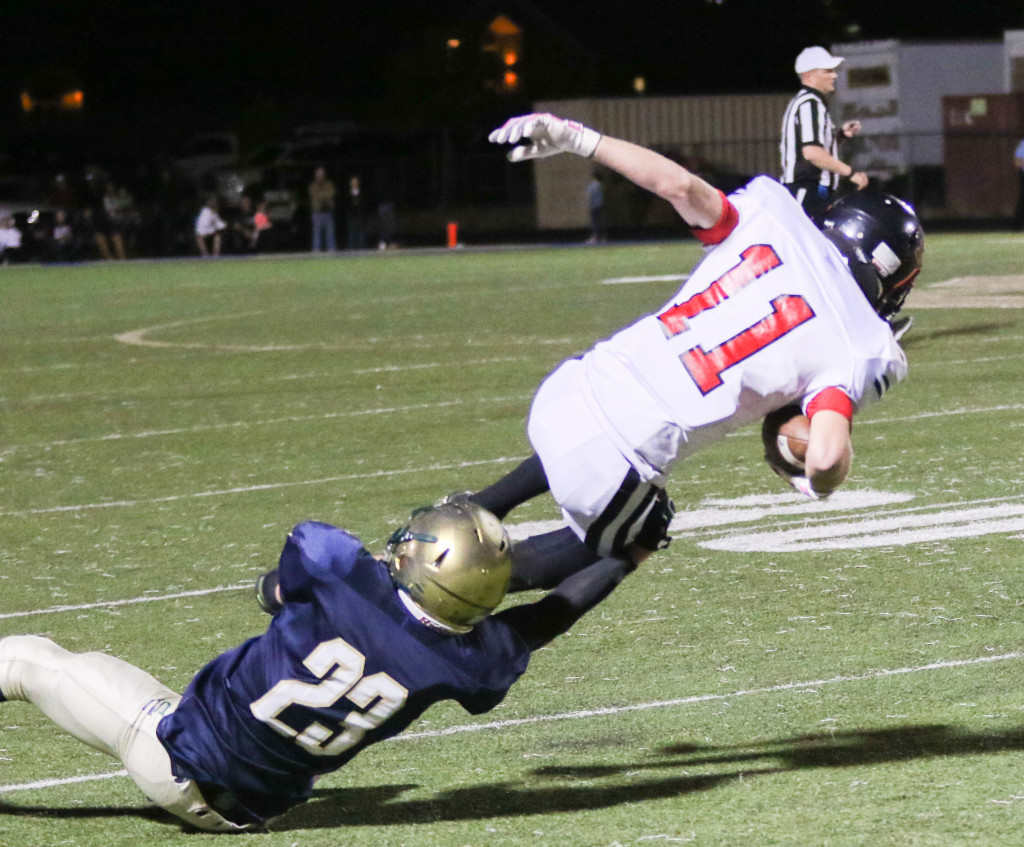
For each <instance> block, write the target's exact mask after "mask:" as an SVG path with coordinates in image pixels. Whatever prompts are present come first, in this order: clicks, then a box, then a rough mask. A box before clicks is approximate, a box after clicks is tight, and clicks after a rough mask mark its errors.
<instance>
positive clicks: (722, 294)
mask: <svg viewBox="0 0 1024 847" xmlns="http://www.w3.org/2000/svg"><path fill="white" fill-rule="evenodd" d="M489 138H490V141H492V142H493V143H495V144H511V145H514V146H513V148H512V149H511V150H510V151H509V153H508V158H509V159H510V160H511V161H513V162H520V161H528V160H532V159H540V158H545V157H548V156H554V155H557V154H561V153H570V154H575V155H577V156H582V157H585V158H592V159H593V160H594V161H595V162H596V163H598V164H600V165H602V166H603V167H606V168H608V169H609V170H612V171H615V172H617V173H619V174H620V175H622V176H624V177H625V178H627V179H629V180H630V181H632V182H633V183H635V184H636V185H638V186H639V187H641V188H644V189H646V190H648V191H650V192H652V193H653V194H655V195H657V196H658V197H660V198H662V199H663V200H666V201H668V202H669V203H670V204H671V205H672V207H673V208H674V209H675V211H676V212H677V213H678V215H679V216H680V218H681V219H682V221H683V223H685V224H686V225H687V226H688V227H689V228H690V230H691V231H692V233H693V234H694V235H695V236H696V237H697V238H698V239H699V240H700V241H701V242H702V243H703V244H704V245H705V247H706V248H707V250H706V252H705V254H704V257H703V259H702V260H701V262H700V264H699V265H697V267H696V268H694V269H693V271H692V273H691V274H690V275H689V277H688V279H687V281H686V282H685V283H684V284H683V286H682V288H681V289H680V290H679V291H678V292H677V293H676V294H675V295H674V296H673V297H672V299H670V300H669V301H668V302H667V303H665V304H664V305H663V306H662V307H661V308H659V309H658V310H657V311H655V312H653V313H652V314H649V315H646V316H643V317H641V318H640V319H638V320H637V321H636V322H634V323H633V324H632V325H630V326H627V327H625V328H623V329H621V330H619V331H618V332H617V333H615V334H614V335H612V336H611V337H610V338H607V339H605V340H603V341H601V342H599V343H598V344H596V345H595V346H594V347H592V348H591V349H590V350H589V351H587V352H586V353H584V354H583V355H582V356H579V357H577V358H573V359H569V360H567V361H565V362H563V363H562V364H561V365H560V366H559V367H558V368H556V369H555V370H554V371H553V372H552V373H551V374H550V375H549V376H548V377H547V379H546V380H545V381H544V382H543V383H542V385H541V386H540V388H539V389H538V391H537V394H536V396H535V397H534V401H533V404H532V407H531V409H530V416H529V423H528V425H527V432H528V435H529V438H530V443H531V444H532V446H533V449H534V451H535V455H534V456H532V457H531V458H530V459H528V460H527V461H526V462H525V463H524V464H523V465H521V466H520V467H518V468H516V469H515V470H514V471H513V472H512V473H511V474H509V475H508V476H506V477H504V478H503V479H502V480H499V481H498V483H496V484H495V485H493V486H491V487H489V488H488V489H486V490H484V491H481V492H478V493H477V494H475V495H473V496H472V500H473V501H474V502H478V503H479V504H480V505H482V506H484V507H485V508H487V509H489V510H490V511H492V512H493V513H494V514H495V515H497V516H498V517H499V518H502V519H503V518H504V517H505V515H506V514H507V513H508V511H509V510H510V509H511V508H514V506H516V505H518V504H519V503H521V502H523V501H525V500H527V499H529V498H530V497H533V496H536V495H537V494H539V493H541V492H543V491H546V490H548V489H549V487H550V491H551V493H552V495H553V497H554V499H555V501H556V502H557V503H558V505H559V506H560V507H561V509H562V514H563V516H564V518H565V521H566V523H567V524H568V527H567V528H566V529H564V530H560V531H556V532H554V533H548V534H546V535H543V536H538V537H535V538H533V539H527V540H526V542H520V543H517V544H516V548H515V550H514V556H515V557H516V561H515V574H516V580H517V582H516V584H515V585H514V586H513V587H514V588H515V587H525V586H526V585H527V584H532V585H534V586H544V585H546V584H549V583H550V582H551V581H552V580H556V579H558V578H561V577H562V576H563V575H564V574H565V573H566V572H569V571H571V569H572V567H579V566H584V565H586V564H587V563H588V562H592V561H594V560H596V559H597V558H598V557H599V556H607V555H617V556H627V557H630V558H632V559H633V560H634V561H637V562H639V561H640V560H641V559H642V558H644V557H645V556H647V555H649V554H650V553H651V551H653V550H654V549H657V548H658V547H659V546H660V545H661V544H663V543H665V537H664V531H663V530H664V528H667V526H668V522H669V520H670V518H671V511H672V510H671V504H670V502H669V500H668V497H667V494H666V492H665V485H666V482H667V480H668V478H669V476H670V474H671V473H672V471H673V469H674V468H675V467H676V466H677V465H678V464H679V463H680V462H682V461H684V460H685V459H686V458H687V457H688V456H691V455H693V454H694V453H696V452H698V451H700V450H703V449H705V448H706V447H708V446H709V445H712V444H715V443H717V442H719V441H721V440H722V439H723V438H725V436H726V435H727V434H729V433H730V432H732V431H734V430H736V429H739V428H740V427H742V426H745V425H748V424H751V423H754V422H756V421H760V420H764V419H765V417H766V416H767V415H769V414H770V413H772V412H775V411H777V410H779V409H782V408H784V407H788V406H793V405H795V406H798V407H799V410H800V411H801V412H802V413H803V414H805V415H806V416H807V417H808V418H809V419H810V436H809V441H808V447H807V457H806V462H805V467H806V471H805V473H803V474H793V473H791V472H789V471H787V470H786V469H783V468H781V467H774V466H773V467H774V469H775V470H776V471H777V472H778V473H780V475H782V476H783V477H784V478H785V479H787V481H788V482H790V484H791V485H792V486H793V487H794V488H795V489H796V490H797V491H799V492H800V493H802V494H804V495H806V496H808V497H811V498H819V497H826V496H828V495H829V494H830V493H831V492H832V491H833V490H834V489H836V488H837V487H838V486H839V485H840V484H842V482H843V481H844V480H845V479H846V477H847V474H848V473H849V471H850V467H851V463H852V460H853V446H852V442H851V438H850V433H851V426H852V421H853V416H854V413H855V412H857V411H859V410H861V409H863V408H864V407H865V406H867V405H868V404H869V403H872V402H874V401H876V400H878V399H879V398H880V397H881V396H882V395H883V394H884V393H885V392H886V391H887V390H888V388H889V387H891V386H892V385H894V384H895V383H897V382H899V381H900V380H902V379H903V378H904V377H905V376H906V373H907V361H906V357H905V355H904V353H903V351H902V350H901V349H900V347H899V345H898V344H897V340H896V338H895V337H894V334H893V328H892V326H891V325H890V324H889V323H888V322H887V318H889V317H891V316H892V315H894V314H895V313H896V312H897V311H899V309H900V308H901V306H902V304H903V301H904V299H905V298H906V296H907V294H908V293H909V292H910V289H911V287H912V285H913V283H914V279H915V277H916V276H917V274H918V272H919V270H920V268H921V258H922V254H923V251H924V233H923V231H922V229H921V225H920V222H919V221H918V219H917V216H916V214H915V213H914V210H913V209H912V208H911V207H910V206H909V205H907V204H906V203H904V202H903V201H901V200H899V199H897V198H896V197H893V196H891V195H887V194H878V193H869V192H866V191H859V192H856V193H855V194H853V195H850V196H848V197H846V198H844V199H842V200H840V201H838V202H837V203H835V204H833V205H832V206H831V207H830V208H829V209H828V210H827V212H826V213H825V218H824V222H823V224H822V229H819V228H818V227H817V226H815V225H814V224H813V223H812V222H811V221H810V219H809V218H808V217H807V215H806V214H804V212H803V209H802V208H801V207H800V205H799V204H798V203H797V202H796V201H795V200H794V199H793V196H792V195H791V194H790V193H789V192H788V191H787V190H786V189H785V188H784V187H783V186H782V185H780V184H779V183H778V182H776V181H775V180H773V179H771V178H769V177H763V176H762V177H756V178H754V179H752V180H751V181H750V182H749V183H748V184H747V185H745V186H743V187H742V188H740V189H738V190H737V191H734V192H733V193H732V194H730V195H728V196H726V195H725V194H724V193H723V192H721V191H719V190H718V189H716V188H714V187H713V186H712V185H710V184H709V183H707V182H706V181H705V180H703V179H701V178H700V177H698V176H697V175H695V174H693V173H691V172H690V171H688V170H687V169H686V168H684V167H683V166H682V165H680V164H678V163H677V162H674V161H672V160H670V159H668V158H666V157H665V156H662V155H660V154H659V153H657V152H655V151H653V150H649V149H646V148H644V147H641V146H638V145H636V144H633V143H631V142H629V141H625V140H623V139H619V138H613V137H610V136H607V135H602V134H601V133H599V132H597V131H596V130H593V129H591V128H589V127H586V126H583V125H582V124H580V123H577V122H575V121H571V120H565V119H562V118H559V117H556V116H555V115H550V114H531V115H523V116H520V117H515V118H511V119H510V120H508V121H506V123H505V124H504V125H502V126H501V127H499V128H498V129H496V130H494V132H492V133H491V134H490V136H489Z"/></svg>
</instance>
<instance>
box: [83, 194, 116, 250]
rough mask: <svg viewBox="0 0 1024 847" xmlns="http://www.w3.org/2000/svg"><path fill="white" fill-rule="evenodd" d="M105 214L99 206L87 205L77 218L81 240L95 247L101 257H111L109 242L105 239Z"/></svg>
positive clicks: (106, 227) (106, 228)
mask: <svg viewBox="0 0 1024 847" xmlns="http://www.w3.org/2000/svg"><path fill="white" fill-rule="evenodd" d="M106 219H107V216H106V214H104V212H103V210H102V207H100V206H87V207H86V208H84V209H82V213H81V215H80V216H79V218H78V225H79V229H80V230H81V233H80V235H81V240H82V243H83V244H89V245H90V247H91V248H95V250H96V252H97V253H98V254H99V257H100V258H101V259H111V258H113V255H112V254H111V252H110V242H109V241H108V240H107V231H108V228H109V227H108V225H107V223H106Z"/></svg>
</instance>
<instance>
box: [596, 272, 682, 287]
mask: <svg viewBox="0 0 1024 847" xmlns="http://www.w3.org/2000/svg"><path fill="white" fill-rule="evenodd" d="M689 278H690V275H689V274H663V275H661V276H613V277H611V278H610V279H602V280H601V285H629V284H630V283H634V282H686V280H688V279H689Z"/></svg>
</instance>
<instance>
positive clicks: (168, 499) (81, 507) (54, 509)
mask: <svg viewBox="0 0 1024 847" xmlns="http://www.w3.org/2000/svg"><path fill="white" fill-rule="evenodd" d="M525 458H526V456H501V457H499V458H497V459H478V460H476V461H472V462H470V461H464V462H453V463H451V464H447V465H427V466H425V467H418V468H399V469H397V470H390V471H366V472H365V473H350V474H341V475H340V476H327V477H322V478H320V479H300V480H296V481H295V482H267V483H264V484H262V485H244V486H240V487H238V488H222V489H218V490H215V491H193V492H191V493H189V494H168V495H166V496H165V497H151V498H149V499H146V500H110V501H107V502H103V503H79V504H78V505H76V506H47V507H46V508H42V509H21V510H14V511H0V517H24V516H26V515H50V514H55V513H60V512H82V511H86V510H88V509H117V508H131V507H134V506H147V505H151V504H153V503H173V502H176V501H178V500H192V499H195V498H198V497H223V496H225V495H228V494H249V493H251V492H253V491H274V490H276V489H279V488H296V487H298V486H302V485H323V484H326V483H329V482H346V481H351V480H354V479H380V478H385V477H391V476H400V475H402V474H415V473H431V472H433V471H451V470H458V469H460V468H472V467H477V466H478V465H500V464H503V463H508V462H521V461H523V459H525Z"/></svg>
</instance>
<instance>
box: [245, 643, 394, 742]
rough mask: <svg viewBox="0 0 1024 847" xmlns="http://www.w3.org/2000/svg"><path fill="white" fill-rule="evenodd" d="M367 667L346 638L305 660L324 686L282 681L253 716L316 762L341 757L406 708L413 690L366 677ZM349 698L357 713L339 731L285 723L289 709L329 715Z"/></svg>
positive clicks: (316, 724) (319, 725)
mask: <svg viewBox="0 0 1024 847" xmlns="http://www.w3.org/2000/svg"><path fill="white" fill-rule="evenodd" d="M365 662H366V659H365V657H364V656H363V654H362V653H360V652H359V651H358V650H356V649H355V648H354V647H353V646H352V645H351V644H349V643H348V642H347V641H345V640H344V639H343V638H334V639H332V640H331V641H324V642H323V643H321V644H318V645H317V646H316V648H315V649H314V650H313V651H312V652H311V653H310V654H309V655H308V656H307V657H306V658H305V659H304V660H303V664H304V665H305V666H306V667H307V668H309V670H310V672H311V673H312V674H313V675H314V676H316V677H317V678H318V679H319V680H320V681H319V682H312V683H311V682H302V681H300V680H297V679H283V680H281V681H280V682H279V683H277V685H275V686H274V687H273V688H271V689H270V690H269V691H268V692H267V693H266V694H264V695H263V696H262V697H260V698H259V700H256V701H255V702H254V703H251V704H250V706H249V709H250V711H251V712H252V713H253V715H254V716H255V717H256V719H257V720H260V721H262V722H263V723H265V724H267V726H269V727H271V728H272V729H273V730H275V731H276V732H279V733H281V735H283V736H285V737H286V738H293V739H294V740H295V743H296V744H298V745H299V746H300V747H302V748H303V749H304V750H305V751H306V752H307V753H310V754H312V755H314V756H337V755H338V754H340V753H343V752H345V751H346V750H347V749H349V748H350V747H352V746H353V745H355V744H358V743H359V740H360V739H361V738H362V737H363V735H364V734H365V733H366V731H367V730H370V729H373V728H374V727H377V726H380V725H381V724H382V723H384V721H386V720H387V719H388V718H389V717H391V715H393V714H394V713H395V712H397V711H398V710H399V709H401V708H402V706H403V705H404V704H405V700H406V697H407V696H408V695H409V691H408V689H406V688H405V687H404V686H402V685H399V684H398V683H397V682H395V680H394V679H393V678H392V677H390V676H389V675H388V674H386V673H384V672H379V673H375V674H371V675H370V676H363V666H364V664H365ZM342 697H346V698H347V699H348V700H350V701H351V702H352V703H353V705H355V706H356V707H357V709H354V710H352V711H350V712H349V713H348V714H347V715H346V716H345V717H344V718H343V719H342V720H341V723H340V725H339V724H338V723H337V722H336V721H330V723H332V724H334V726H325V725H324V724H322V723H320V722H319V721H313V722H312V723H311V724H309V725H308V726H306V727H304V728H301V727H300V728H296V727H294V726H291V725H290V724H288V723H285V722H284V720H283V719H282V718H281V714H282V712H284V711H285V710H286V709H287V708H288V707H289V706H292V705H299V706H306V707H308V708H310V709H328V708H330V707H332V706H333V705H334V704H335V703H337V702H338V700H340V699H341V698H342Z"/></svg>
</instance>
